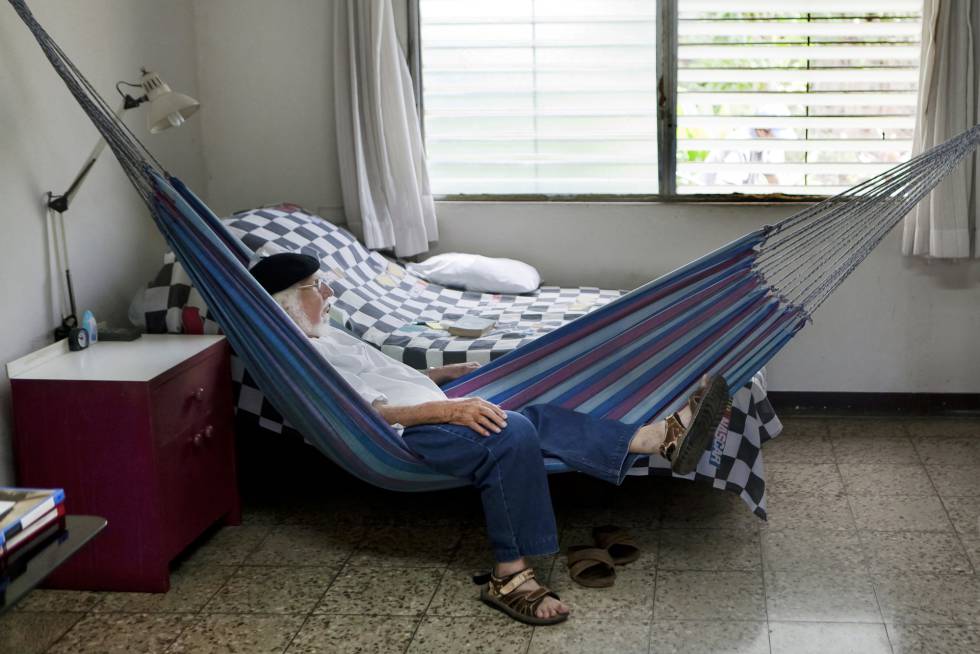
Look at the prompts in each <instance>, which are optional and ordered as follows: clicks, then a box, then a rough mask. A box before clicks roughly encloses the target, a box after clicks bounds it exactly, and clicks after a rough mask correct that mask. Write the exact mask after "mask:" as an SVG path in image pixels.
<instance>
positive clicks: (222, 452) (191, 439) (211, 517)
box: [157, 412, 237, 553]
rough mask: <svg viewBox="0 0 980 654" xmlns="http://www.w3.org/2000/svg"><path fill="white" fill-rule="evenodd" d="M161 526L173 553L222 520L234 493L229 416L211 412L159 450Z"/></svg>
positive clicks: (231, 434)
mask: <svg viewBox="0 0 980 654" xmlns="http://www.w3.org/2000/svg"><path fill="white" fill-rule="evenodd" d="M157 455H158V457H159V459H158V463H157V465H158V468H159V474H160V486H161V489H160V490H161V500H162V511H163V523H164V524H165V525H167V526H168V529H169V530H170V531H169V533H168V534H167V535H166V537H167V539H168V542H169V543H170V547H169V549H170V551H171V552H174V553H176V552H179V551H180V550H182V549H184V548H185V547H186V546H187V545H188V544H189V543H190V542H191V541H193V540H194V539H195V538H196V537H197V536H198V535H199V534H200V533H201V531H203V530H204V529H205V528H206V527H207V526H208V525H210V524H211V523H213V522H214V521H215V520H217V519H218V518H220V517H221V516H222V515H224V514H225V513H226V512H227V510H228V507H229V506H230V505H231V503H232V502H233V500H234V497H235V495H236V493H237V490H236V479H235V469H234V464H233V461H234V456H235V454H234V443H233V433H232V421H231V415H230V413H229V414H225V413H223V412H222V413H217V412H211V413H207V414H205V415H204V416H203V424H201V425H195V426H193V427H190V428H187V429H185V430H183V431H181V432H180V433H178V434H177V435H176V436H175V437H174V438H171V439H169V440H168V441H167V442H166V443H162V444H161V445H159V450H158V452H157Z"/></svg>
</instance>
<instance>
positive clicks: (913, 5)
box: [677, 0, 922, 15]
mask: <svg viewBox="0 0 980 654" xmlns="http://www.w3.org/2000/svg"><path fill="white" fill-rule="evenodd" d="M677 9H678V10H679V11H680V12H682V13H687V12H705V13H708V12H711V13H715V12H724V13H729V12H732V11H738V12H761V13H779V14H791V13H797V14H804V15H806V14H821V13H841V14H870V13H889V14H897V13H906V14H916V13H918V12H920V11H922V0H850V1H849V0H818V1H817V2H814V0H779V2H773V1H772V0H738V2H732V1H731V0H679V2H678V3H677Z"/></svg>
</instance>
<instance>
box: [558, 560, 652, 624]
mask: <svg viewBox="0 0 980 654" xmlns="http://www.w3.org/2000/svg"><path fill="white" fill-rule="evenodd" d="M655 584H656V574H655V573H654V572H653V571H651V570H642V569H638V568H637V569H631V568H630V567H629V566H625V567H618V568H616V583H615V584H614V585H613V586H612V587H611V588H586V587H583V586H579V585H578V584H576V583H575V582H573V581H572V580H571V578H570V577H569V576H568V574H567V573H566V572H564V571H561V572H557V566H556V573H555V574H554V575H553V576H552V579H551V583H550V584H549V585H550V586H551V588H552V589H553V590H554V591H555V592H556V593H558V595H560V596H561V599H562V601H563V602H565V603H566V604H568V605H569V606H570V607H571V610H572V613H573V615H574V616H575V617H576V618H578V619H583V620H593V619H609V620H620V621H622V622H627V623H632V624H649V622H650V619H651V618H652V616H653V597H654V590H655V588H654V587H655Z"/></svg>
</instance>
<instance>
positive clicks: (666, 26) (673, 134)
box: [418, 0, 921, 197]
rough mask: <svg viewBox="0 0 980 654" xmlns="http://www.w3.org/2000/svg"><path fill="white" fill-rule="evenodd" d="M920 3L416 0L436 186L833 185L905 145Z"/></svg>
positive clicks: (693, 188)
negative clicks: (817, 10) (474, 0)
mask: <svg viewBox="0 0 980 654" xmlns="http://www.w3.org/2000/svg"><path fill="white" fill-rule="evenodd" d="M735 9H737V11H736V10H735ZM815 9H819V13H817V12H815V11H814V10H815ZM920 13H921V0H850V1H840V0H821V1H820V2H813V1H812V0H780V1H779V2H772V1H770V0H660V2H656V1H654V0H495V1H493V2H490V1H483V0H481V1H478V2H469V1H466V2H463V1H459V0H419V3H418V20H419V41H420V45H419V53H420V55H421V67H420V68H421V88H422V107H423V117H424V132H425V142H426V150H427V154H428V161H429V171H430V177H431V180H432V186H433V192H434V193H436V194H438V195H444V196H445V195H448V196H452V195H491V196H495V195H503V196H521V195H572V196H590V195H600V196H606V195H612V196H615V195H626V196H630V195H633V196H635V195H643V196H659V197H674V196H680V195H689V194H706V195H711V194H733V193H738V194H772V195H776V194H785V195H828V194H833V193H837V192H839V191H841V190H843V189H844V188H847V187H849V186H851V185H853V184H855V183H858V182H860V181H861V180H863V179H866V178H868V177H870V176H873V175H874V174H876V173H878V172H880V171H882V170H884V169H885V168H888V167H890V166H892V165H894V164H895V163H897V162H899V161H903V160H905V159H906V158H908V156H909V154H910V147H911V140H912V130H913V127H914V111H915V103H916V86H917V81H918V65H919V38H920V31H921V28H920ZM658 37H659V44H660V47H659V48H658ZM661 70H662V71H663V73H664V74H663V75H660V74H659V72H660V71H661ZM661 77H662V80H661ZM658 100H659V101H660V102H661V103H662V110H661V111H660V112H659V114H658V111H657V106H658ZM675 125H676V131H674V130H673V129H672V128H673V126H675ZM658 127H659V132H658ZM658 151H662V152H664V153H670V155H671V156H669V157H668V156H660V157H658Z"/></svg>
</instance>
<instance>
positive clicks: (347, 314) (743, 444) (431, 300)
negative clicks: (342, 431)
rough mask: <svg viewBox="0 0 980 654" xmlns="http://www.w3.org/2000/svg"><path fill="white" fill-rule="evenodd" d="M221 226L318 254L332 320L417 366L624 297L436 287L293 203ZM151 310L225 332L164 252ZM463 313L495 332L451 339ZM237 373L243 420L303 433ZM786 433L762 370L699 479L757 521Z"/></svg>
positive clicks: (529, 332)
mask: <svg viewBox="0 0 980 654" xmlns="http://www.w3.org/2000/svg"><path fill="white" fill-rule="evenodd" d="M223 222H224V224H225V225H226V226H227V227H228V228H229V230H230V231H231V232H232V234H234V235H235V236H236V237H237V238H239V239H241V240H242V241H243V242H244V243H245V245H247V246H248V247H249V248H250V249H251V250H253V251H254V252H256V253H258V254H260V255H262V256H268V255H270V254H274V253H276V252H285V251H292V252H306V253H309V254H313V255H315V256H317V257H318V258H319V259H320V262H321V264H320V268H321V271H322V272H323V273H324V274H325V276H326V278H327V280H328V282H329V284H330V287H331V288H332V289H333V292H334V296H335V298H336V299H335V301H334V304H333V306H332V307H331V310H330V321H331V323H332V324H333V325H334V326H337V327H341V328H343V329H346V330H348V331H349V332H350V333H352V334H353V335H355V336H357V337H358V338H360V339H361V340H364V341H366V342H368V343H371V344H372V345H374V346H375V347H377V348H379V349H380V350H381V351H382V352H384V353H385V354H387V355H389V356H391V357H393V358H395V359H397V360H399V361H402V362H404V363H406V364H407V365H410V366H412V367H414V368H418V369H422V368H427V367H432V366H441V365H445V364H451V363H461V362H464V361H477V362H480V363H487V362H489V361H491V360H493V359H496V358H497V357H499V356H502V355H504V354H506V353H507V352H510V351H511V350H513V349H515V348H517V347H520V346H521V345H523V344H525V343H528V342H530V341H532V340H534V339H536V338H538V337H540V336H542V335H543V334H546V333H548V332H550V331H552V330H553V329H555V328H557V327H559V326H561V325H563V324H565V323H566V322H568V321H570V320H574V319H575V318H578V317H580V316H582V315H585V314H586V313H588V312H589V311H592V310H594V309H596V308H598V307H600V306H602V305H604V304H606V303H608V302H610V301H611V300H613V299H615V298H617V297H619V296H620V295H621V294H622V292H621V291H611V290H601V289H598V288H558V287H542V288H541V289H539V290H538V291H537V292H536V293H534V294H530V295H496V294H488V293H475V292H467V291H459V290H453V289H450V288H446V287H443V286H440V285H438V284H432V283H429V282H427V281H425V280H424V279H422V278H420V277H418V276H416V275H414V274H413V273H410V272H408V271H407V270H405V269H404V268H403V267H401V266H399V265H398V264H396V263H393V262H391V261H389V260H387V259H385V258H384V257H383V256H381V255H380V254H378V253H376V252H370V251H368V250H367V249H366V248H364V247H363V246H362V245H361V244H360V243H359V242H358V241H357V239H355V238H354V237H353V236H351V234H350V233H348V232H347V231H346V230H344V229H341V228H340V227H337V226H335V225H333V224H331V223H329V222H328V221H326V220H324V219H322V218H320V217H318V216H315V215H312V214H309V213H307V212H305V211H304V210H302V209H301V208H299V207H297V206H295V205H288V204H286V205H279V206H276V207H271V208H262V209H254V210H251V211H244V212H241V213H237V214H234V215H233V216H231V217H229V218H226V219H224V220H223ZM143 306H144V312H145V320H146V328H147V331H149V332H173V333H182V332H183V333H208V334H211V333H218V332H219V331H220V330H219V327H218V324H217V322H215V321H214V319H213V318H212V317H211V316H210V314H209V313H208V310H207V306H206V305H205V303H204V301H203V299H202V298H201V296H200V294H199V293H198V292H197V291H196V290H195V289H194V288H193V285H192V284H191V281H190V278H189V277H188V276H187V274H186V273H185V272H184V270H183V268H182V267H181V265H180V264H179V263H178V262H176V261H175V260H174V257H173V255H172V254H169V255H167V257H166V258H165V261H164V266H163V268H162V269H161V270H160V272H159V274H158V275H157V276H156V278H155V279H154V280H153V281H152V282H151V283H150V285H149V287H148V288H147V289H146V290H145V291H144V293H143ZM463 316H479V317H482V318H489V319H492V320H494V321H495V323H496V324H495V326H494V328H493V330H492V331H491V332H490V333H488V334H486V335H485V336H482V337H480V338H476V339H473V338H458V337H454V336H451V335H450V334H449V333H448V332H447V331H445V329H443V327H445V326H446V325H448V324H451V323H452V322H454V321H456V320H458V319H459V318H461V317H463ZM232 377H233V380H234V381H235V386H236V389H235V395H236V409H237V412H238V419H239V421H240V422H241V423H242V424H246V425H249V424H250V425H252V426H255V427H259V428H261V429H266V430H270V431H273V432H275V433H279V434H282V433H293V434H295V433H296V432H295V430H294V429H293V428H292V427H291V426H290V425H289V423H288V422H287V421H286V420H285V419H284V418H283V416H282V415H281V414H280V413H279V412H278V411H277V410H276V409H275V407H273V406H272V405H271V404H270V403H269V402H268V400H266V398H265V396H264V395H263V394H262V392H261V391H260V390H259V389H258V386H257V385H256V383H255V381H254V380H253V379H252V378H251V377H250V375H249V374H248V371H247V370H246V369H245V368H244V366H243V365H242V362H241V360H240V359H238V358H237V357H234V358H233V359H232ZM780 428H781V427H780V424H779V420H778V419H777V418H776V416H775V413H774V412H773V410H772V407H771V405H770V404H769V401H768V400H767V399H766V391H765V379H764V376H763V375H762V374H761V373H760V374H759V375H757V376H756V378H754V379H753V380H752V382H750V383H749V384H748V385H746V386H745V388H743V389H741V390H740V391H739V392H738V393H737V394H736V395H735V397H734V398H733V405H732V411H731V419H730V421H729V424H728V428H727V435H726V433H725V430H719V433H718V436H717V437H716V444H715V452H714V453H713V455H712V457H711V461H710V463H711V465H708V462H706V461H702V463H701V467H699V469H698V471H697V473H696V475H697V478H698V479H703V480H705V481H708V482H710V483H711V484H712V485H714V486H715V487H716V488H724V489H728V490H734V491H735V492H737V493H740V494H741V495H742V497H743V498H744V499H745V500H746V502H748V503H749V505H750V506H751V507H752V509H753V510H754V511H755V512H756V513H757V514H758V515H760V517H765V498H764V490H765V482H764V477H763V474H762V473H763V469H762V458H761V456H760V455H759V447H760V446H761V445H762V443H764V442H765V441H766V440H768V439H769V438H771V437H773V436H775V435H776V434H778V432H779V430H780ZM738 436H741V437H738ZM733 449H734V450H735V451H732V450H733ZM631 474H656V475H660V474H670V469H669V466H667V465H666V464H665V463H664V462H663V461H660V460H659V459H657V460H651V461H650V462H649V463H646V462H644V463H643V464H642V466H640V467H639V468H638V469H634V470H633V471H632V472H631Z"/></svg>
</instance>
